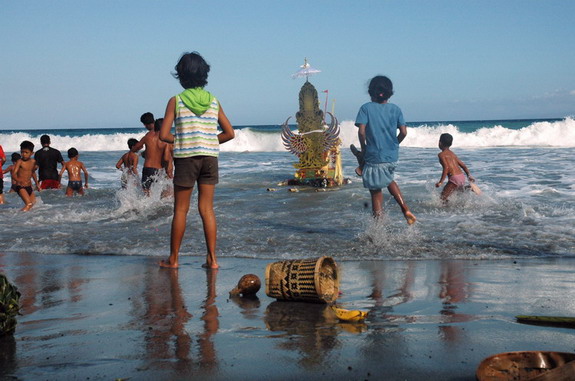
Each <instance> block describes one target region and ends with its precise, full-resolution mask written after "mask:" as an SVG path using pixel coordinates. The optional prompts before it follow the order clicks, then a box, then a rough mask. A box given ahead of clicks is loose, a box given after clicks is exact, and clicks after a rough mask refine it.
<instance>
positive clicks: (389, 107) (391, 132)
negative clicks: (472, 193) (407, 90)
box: [355, 75, 416, 225]
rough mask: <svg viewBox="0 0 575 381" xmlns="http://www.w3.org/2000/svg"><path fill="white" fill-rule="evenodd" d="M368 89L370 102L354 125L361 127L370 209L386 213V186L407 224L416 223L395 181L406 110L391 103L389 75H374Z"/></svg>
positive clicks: (363, 169)
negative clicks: (384, 209) (384, 191)
mask: <svg viewBox="0 0 575 381" xmlns="http://www.w3.org/2000/svg"><path fill="white" fill-rule="evenodd" d="M368 92H369V95H370V97H371V102H368V103H366V104H364V105H363V106H361V108H360V109H359V112H358V113H357V117H356V119H355V125H356V126H357V127H359V131H358V137H359V143H360V144H361V152H362V154H363V160H364V161H365V164H364V166H363V168H362V175H361V177H362V180H363V187H364V188H367V189H369V193H370V194H371V208H372V211H373V215H374V216H375V217H379V216H380V215H381V214H382V213H383V193H382V189H383V188H384V187H387V190H388V191H389V193H391V195H392V196H393V198H395V201H396V202H397V203H398V204H399V206H400V207H401V211H402V213H403V215H404V217H405V219H406V220H407V223H408V224H409V225H411V224H413V223H415V220H416V218H415V216H414V215H413V213H411V212H410V211H409V208H408V207H407V204H406V203H405V201H404V200H403V197H402V195H401V191H400V190H399V186H398V185H397V183H396V182H395V180H394V172H395V167H396V165H397V160H398V157H399V143H401V142H402V141H403V139H405V136H406V135H407V127H406V125H405V121H404V120H403V113H402V112H401V109H400V108H399V107H398V106H396V105H394V104H392V103H388V100H389V98H390V97H391V96H392V95H393V84H392V83H391V80H390V79H389V78H387V77H385V76H382V75H378V76H375V77H373V78H372V79H371V81H370V83H369V90H368ZM398 129H399V134H397V130H398Z"/></svg>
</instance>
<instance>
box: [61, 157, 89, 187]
mask: <svg viewBox="0 0 575 381" xmlns="http://www.w3.org/2000/svg"><path fill="white" fill-rule="evenodd" d="M79 156H80V155H79V154H78V150H77V149H76V148H70V149H69V150H68V158H70V160H69V161H67V162H66V163H64V166H63V167H62V170H61V171H60V176H59V181H60V182H62V175H63V174H64V171H68V186H67V187H66V196H68V197H70V196H73V195H74V192H77V193H78V194H80V195H82V196H83V195H84V188H86V189H88V171H87V170H86V167H85V166H84V163H82V162H81V161H78V157H79ZM80 171H82V172H84V180H85V183H84V186H83V187H82V176H81V175H80Z"/></svg>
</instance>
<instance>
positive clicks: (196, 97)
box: [180, 87, 214, 115]
mask: <svg viewBox="0 0 575 381" xmlns="http://www.w3.org/2000/svg"><path fill="white" fill-rule="evenodd" d="M180 98H181V99H182V102H184V104H185V105H186V107H187V108H188V109H190V111H191V112H193V113H194V114H196V115H203V114H204V113H205V112H206V110H207V109H208V108H210V104H211V103H212V100H213V99H214V96H213V95H212V94H210V93H209V92H208V91H206V90H204V89H203V88H201V87H195V88H193V89H186V90H184V91H183V92H182V93H181V94H180Z"/></svg>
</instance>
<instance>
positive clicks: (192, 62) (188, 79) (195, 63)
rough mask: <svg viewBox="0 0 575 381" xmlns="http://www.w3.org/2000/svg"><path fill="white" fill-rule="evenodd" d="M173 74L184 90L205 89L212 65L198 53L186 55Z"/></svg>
mask: <svg viewBox="0 0 575 381" xmlns="http://www.w3.org/2000/svg"><path fill="white" fill-rule="evenodd" d="M175 69H176V72H175V73H172V75H173V76H174V78H176V79H178V80H179V81H180V85H182V87H183V88H184V89H193V88H194V87H204V86H206V85H207V84H208V73H209V72H210V65H208V63H207V62H206V61H205V60H204V58H203V57H202V56H201V55H200V53H198V52H191V53H184V55H183V56H182V58H180V60H179V61H178V64H177V65H176V67H175Z"/></svg>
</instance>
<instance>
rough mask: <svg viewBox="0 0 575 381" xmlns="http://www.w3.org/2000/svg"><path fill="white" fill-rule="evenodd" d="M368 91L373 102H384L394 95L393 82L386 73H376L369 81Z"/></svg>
mask: <svg viewBox="0 0 575 381" xmlns="http://www.w3.org/2000/svg"><path fill="white" fill-rule="evenodd" d="M367 92H368V93H369V96H370V97H371V100H372V101H373V102H378V103H381V102H384V101H386V100H388V99H389V98H391V96H392V95H393V83H391V80H390V79H389V78H387V77H386V76H384V75H376V76H375V77H373V78H372V79H371V81H370V82H369V89H368V91H367Z"/></svg>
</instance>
